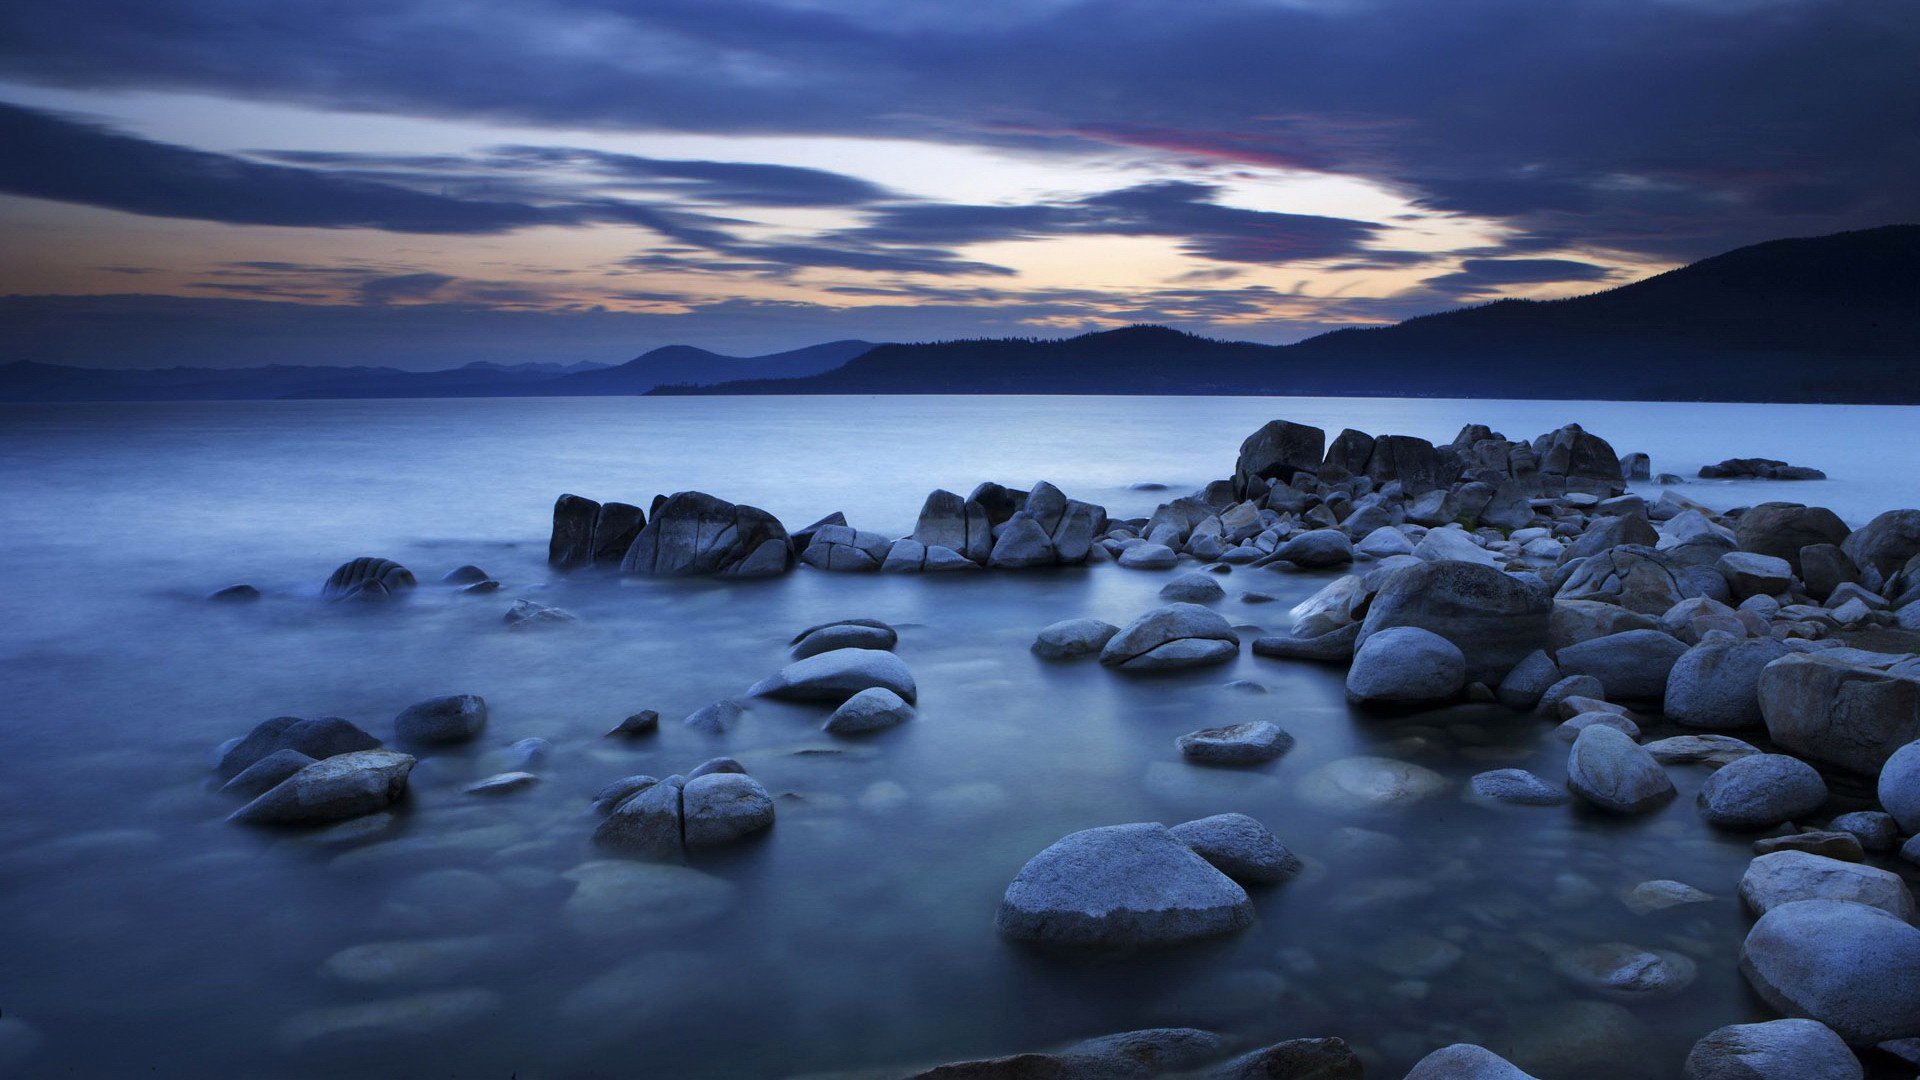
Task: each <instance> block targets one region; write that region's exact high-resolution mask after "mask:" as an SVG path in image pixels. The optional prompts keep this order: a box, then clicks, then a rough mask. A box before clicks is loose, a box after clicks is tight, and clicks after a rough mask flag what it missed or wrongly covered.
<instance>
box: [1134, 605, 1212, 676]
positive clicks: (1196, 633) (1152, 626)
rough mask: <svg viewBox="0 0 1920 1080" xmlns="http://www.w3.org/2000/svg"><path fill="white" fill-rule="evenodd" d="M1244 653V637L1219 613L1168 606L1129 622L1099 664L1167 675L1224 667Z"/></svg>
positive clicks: (1190, 606)
mask: <svg viewBox="0 0 1920 1080" xmlns="http://www.w3.org/2000/svg"><path fill="white" fill-rule="evenodd" d="M1239 652H1240V637H1239V635H1238V634H1235V633H1234V632H1233V627H1232V626H1231V625H1229V624H1228V623H1227V620H1226V618H1225V617H1224V616H1222V615H1221V614H1220V613H1219V612H1216V611H1211V610H1208V609H1207V608H1203V607H1201V606H1200V605H1198V604H1168V605H1167V606H1166V607H1163V608H1155V609H1154V610H1152V611H1149V612H1147V613H1146V614H1145V615H1142V616H1140V617H1139V618H1137V619H1135V620H1133V621H1132V622H1130V623H1128V624H1127V625H1126V626H1125V627H1124V628H1122V629H1121V631H1120V632H1119V633H1117V634H1115V635H1113V637H1112V638H1111V639H1109V640H1108V641H1107V644H1106V646H1105V647H1104V648H1102V649H1101V650H1100V662H1101V663H1102V664H1105V665H1106V666H1108V667H1114V668H1119V669H1120V670H1122V671H1168V670H1173V669H1177V668H1188V667H1198V666H1201V665H1205V664H1219V663H1224V662H1226V661H1228V660H1231V659H1233V658H1234V657H1235V656H1237V655H1239Z"/></svg>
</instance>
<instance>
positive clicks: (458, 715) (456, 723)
mask: <svg viewBox="0 0 1920 1080" xmlns="http://www.w3.org/2000/svg"><path fill="white" fill-rule="evenodd" d="M486 726H487V702H486V699H484V698H482V697H480V696H478V695H477V694H454V695H452V696H451V697H439V698H433V699H431V700H429V701H422V702H419V703H418V704H414V705H409V706H407V708H406V709H405V710H404V711H402V712H401V713H400V715H399V716H396V717H394V718H393V733H394V736H395V737H397V738H398V739H399V740H400V741H401V742H405V743H414V744H417V745H421V746H452V745H455V744H457V743H463V742H471V741H472V740H473V738H474V736H476V735H478V734H480V732H481V731H483V730H485V729H486Z"/></svg>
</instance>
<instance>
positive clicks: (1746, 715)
mask: <svg viewBox="0 0 1920 1080" xmlns="http://www.w3.org/2000/svg"><path fill="white" fill-rule="evenodd" d="M1789 651H1791V650H1789V649H1788V648H1787V646H1786V643H1785V642H1782V641H1776V640H1774V639H1772V638H1758V639H1754V640H1740V641H1736V640H1732V639H1729V638H1722V637H1716V638H1714V639H1712V640H1708V641H1703V642H1701V643H1700V644H1698V645H1695V646H1694V647H1693V648H1691V649H1688V650H1687V651H1686V652H1685V653H1683V654H1682V655H1681V657H1680V659H1678V660H1676V661H1674V664H1673V667H1672V669H1671V670H1670V671H1669V672H1668V673H1667V693H1666V708H1665V712H1666V714H1667V717H1668V718H1669V719H1671V720H1673V721H1674V722H1676V723H1678V724H1680V725H1681V726H1683V727H1690V728H1696V729H1701V730H1707V731H1735V730H1739V729H1742V728H1757V727H1761V726H1763V725H1764V724H1765V723H1766V718H1765V717H1764V716H1762V715H1761V713H1760V673H1761V672H1762V671H1763V670H1765V669H1766V666H1767V665H1768V664H1771V663H1773V662H1774V661H1775V660H1778V659H1780V658H1781V657H1783V656H1785V655H1787V653H1788V652H1789Z"/></svg>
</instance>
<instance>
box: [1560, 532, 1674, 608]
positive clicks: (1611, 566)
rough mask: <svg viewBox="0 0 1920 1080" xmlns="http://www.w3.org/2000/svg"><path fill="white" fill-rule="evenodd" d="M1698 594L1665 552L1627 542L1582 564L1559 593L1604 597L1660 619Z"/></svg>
mask: <svg viewBox="0 0 1920 1080" xmlns="http://www.w3.org/2000/svg"><path fill="white" fill-rule="evenodd" d="M1698 593H1699V589H1698V588H1697V587H1693V586H1690V585H1689V584H1688V583H1687V582H1686V581H1685V580H1684V578H1683V575H1682V574H1681V572H1680V567H1679V566H1678V565H1677V564H1675V563H1674V562H1673V561H1672V560H1671V559H1669V558H1668V557H1667V556H1666V555H1665V554H1664V553H1662V552H1658V551H1655V550H1654V549H1652V548H1650V547H1644V546H1642V545H1639V544H1626V545H1623V546H1621V547H1617V548H1613V549H1611V550H1609V551H1607V552H1605V553H1603V554H1600V555H1595V556H1593V557H1592V558H1590V559H1587V560H1586V561H1584V562H1582V563H1580V564H1579V565H1578V566H1577V567H1575V568H1574V570H1573V572H1572V573H1571V574H1569V575H1567V579H1566V581H1565V582H1564V583H1562V584H1561V586H1560V590H1559V592H1558V593H1556V594H1555V595H1557V596H1558V597H1559V598H1560V599H1562V600H1601V601H1605V602H1606V603H1609V604H1618V605H1619V606H1621V607H1623V608H1626V609H1627V610H1629V611H1637V612H1639V613H1640V614H1642V615H1652V616H1654V617H1656V618H1657V617H1659V616H1661V615H1664V614H1666V612H1667V611H1668V609H1670V608H1672V607H1673V605H1675V604H1677V603H1679V602H1680V601H1682V600H1685V599H1686V598H1687V597H1688V596H1692V595H1698Z"/></svg>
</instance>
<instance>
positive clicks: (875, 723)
mask: <svg viewBox="0 0 1920 1080" xmlns="http://www.w3.org/2000/svg"><path fill="white" fill-rule="evenodd" d="M911 716H913V706H911V705H909V704H907V703H906V701H905V700H903V699H902V698H901V697H900V695H899V694H896V693H894V692H893V691H891V690H888V689H886V688H885V687H881V686H876V687H873V688H871V689H868V690H862V691H860V692H859V693H857V694H855V695H853V696H852V697H850V698H848V699H847V700H845V701H843V702H841V703H840V707H839V708H837V709H835V710H833V715H832V716H829V717H827V722H826V723H825V724H824V725H822V726H821V729H820V730H822V731H825V732H826V733H827V734H829V735H862V734H865V733H867V732H869V731H881V730H884V729H886V728H890V727H894V726H896V725H899V724H904V723H906V722H907V720H908V718H909V717H911Z"/></svg>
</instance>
